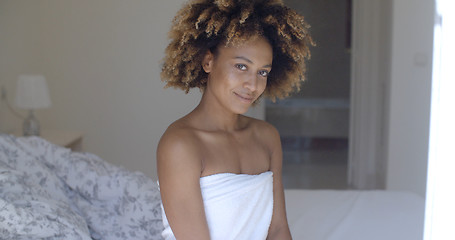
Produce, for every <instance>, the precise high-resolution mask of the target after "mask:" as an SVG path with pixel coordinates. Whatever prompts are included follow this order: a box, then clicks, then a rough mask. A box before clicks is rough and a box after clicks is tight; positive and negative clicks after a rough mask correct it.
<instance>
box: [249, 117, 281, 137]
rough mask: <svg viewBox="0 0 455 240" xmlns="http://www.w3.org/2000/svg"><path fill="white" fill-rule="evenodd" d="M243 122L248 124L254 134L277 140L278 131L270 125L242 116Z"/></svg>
mask: <svg viewBox="0 0 455 240" xmlns="http://www.w3.org/2000/svg"><path fill="white" fill-rule="evenodd" d="M244 118H245V121H247V122H248V125H249V127H251V128H252V130H253V131H254V133H255V134H258V135H260V136H261V137H268V138H279V137H280V134H279V133H278V130H277V129H276V128H275V127H274V126H273V125H272V124H270V123H268V122H266V121H264V120H260V119H256V118H251V117H246V116H244Z"/></svg>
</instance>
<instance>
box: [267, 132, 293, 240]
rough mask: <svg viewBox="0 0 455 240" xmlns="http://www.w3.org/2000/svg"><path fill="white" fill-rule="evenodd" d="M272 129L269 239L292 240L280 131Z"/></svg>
mask: <svg viewBox="0 0 455 240" xmlns="http://www.w3.org/2000/svg"><path fill="white" fill-rule="evenodd" d="M270 129H271V130H270V131H267V132H268V134H270V136H269V137H270V138H269V139H271V149H272V155H271V156H272V157H271V163H270V169H271V171H272V172H273V215H272V223H271V224H270V228H269V234H268V236H267V239H268V240H272V239H279V240H288V239H292V237H291V233H290V231H289V226H288V221H287V218H286V207H285V202H284V190H283V183H282V178H281V176H282V173H281V171H282V162H283V153H282V149H281V141H280V135H279V133H278V131H277V130H276V129H275V128H274V127H273V126H270Z"/></svg>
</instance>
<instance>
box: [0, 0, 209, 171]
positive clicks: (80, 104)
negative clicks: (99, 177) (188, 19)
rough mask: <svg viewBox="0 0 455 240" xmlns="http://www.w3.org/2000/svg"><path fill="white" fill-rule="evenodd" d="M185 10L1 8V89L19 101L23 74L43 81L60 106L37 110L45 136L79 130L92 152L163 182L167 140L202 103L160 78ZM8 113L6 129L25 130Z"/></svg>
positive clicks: (140, 2) (130, 5)
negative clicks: (159, 152)
mask: <svg viewBox="0 0 455 240" xmlns="http://www.w3.org/2000/svg"><path fill="white" fill-rule="evenodd" d="M182 3H183V0H173V1H149V0H134V1H123V0H97V1H92V0H78V1H68V0H63V1H62V0H46V1H44V0H42V1H25V0H19V1H18V0H9V1H8V0H7V1H4V0H2V1H1V2H0V4H1V5H0V9H1V10H0V11H1V12H0V31H1V34H0V36H1V37H0V40H1V44H0V51H1V57H0V59H1V60H0V61H1V67H0V68H1V69H0V74H1V75H0V79H1V84H2V85H5V87H6V88H7V91H8V96H9V99H10V101H12V100H14V91H15V89H14V88H15V82H16V78H17V75H18V74H20V73H41V74H44V75H45V76H46V78H47V80H48V84H49V88H50V92H51V99H52V102H53V106H52V107H51V108H50V109H48V110H42V111H39V112H38V114H39V118H40V120H41V124H42V127H43V128H53V129H73V130H80V131H82V132H83V133H84V135H85V137H84V141H83V148H84V150H85V151H88V152H92V153H95V154H97V155H99V156H100V157H102V158H103V159H105V160H107V161H109V162H112V163H115V164H120V165H123V166H125V167H126V168H128V169H131V170H140V171H143V172H145V173H146V174H148V175H149V176H152V177H153V178H156V174H155V149H156V145H157V143H158V140H159V137H160V136H161V134H162V133H163V131H164V130H165V129H166V127H167V126H168V125H169V124H170V123H171V122H172V120H175V119H177V118H178V117H180V116H182V115H184V114H185V113H187V112H189V111H190V110H191V109H192V108H193V107H194V106H195V105H196V104H197V102H198V99H199V96H200V94H199V92H198V91H194V93H192V94H189V95H185V94H184V93H183V92H181V91H176V90H173V89H168V90H163V83H162V82H161V81H160V76H159V73H160V61H161V59H162V57H163V52H164V48H165V47H166V43H167V36H166V33H167V31H168V29H169V27H170V23H171V19H172V17H173V16H174V14H175V12H176V11H177V10H178V8H180V6H181V4H182ZM1 115H2V117H1V119H0V120H1V121H2V122H1V124H0V125H1V127H2V129H1V130H2V131H10V130H12V129H16V128H20V122H21V121H20V120H19V119H17V118H13V117H11V116H9V115H11V114H10V113H9V112H8V111H6V110H5V106H4V105H2V110H1ZM7 115H8V116H7Z"/></svg>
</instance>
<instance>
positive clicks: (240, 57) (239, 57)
mask: <svg viewBox="0 0 455 240" xmlns="http://www.w3.org/2000/svg"><path fill="white" fill-rule="evenodd" d="M234 59H243V60H245V61H247V62H249V63H251V64H252V63H253V61H251V60H250V59H248V58H246V57H243V56H237V57H235V58H234ZM262 67H263V68H271V67H272V64H267V65H264V66H262Z"/></svg>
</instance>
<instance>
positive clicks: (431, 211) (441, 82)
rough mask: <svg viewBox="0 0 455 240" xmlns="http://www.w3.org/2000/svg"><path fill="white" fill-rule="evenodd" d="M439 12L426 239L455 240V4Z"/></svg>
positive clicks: (449, 1)
mask: <svg viewBox="0 0 455 240" xmlns="http://www.w3.org/2000/svg"><path fill="white" fill-rule="evenodd" d="M436 11H437V12H436V18H435V28H434V30H435V31H434V54H433V83H432V103H431V123H430V146H429V149H430V150H429V156H428V178H427V195H426V212H425V230H424V239H425V240H439V239H441V240H442V239H455V228H454V226H453V223H454V220H453V219H454V216H455V190H454V183H455V174H454V172H455V155H454V145H453V144H454V136H455V106H454V105H455V66H454V62H455V59H454V58H455V46H454V43H455V1H453V0H436Z"/></svg>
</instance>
